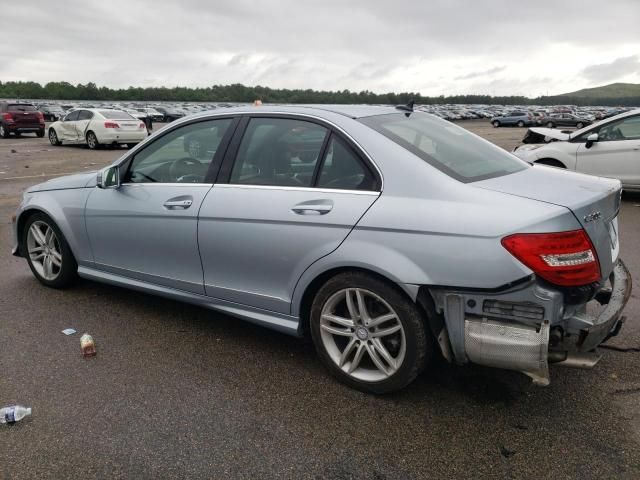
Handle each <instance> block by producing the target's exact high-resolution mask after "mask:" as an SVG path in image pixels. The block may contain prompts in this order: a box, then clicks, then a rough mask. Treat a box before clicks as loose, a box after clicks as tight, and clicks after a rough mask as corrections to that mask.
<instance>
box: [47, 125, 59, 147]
mask: <svg viewBox="0 0 640 480" xmlns="http://www.w3.org/2000/svg"><path fill="white" fill-rule="evenodd" d="M49 143H51V145H53V146H54V147H58V146H60V145H61V144H62V142H61V141H60V140H59V139H58V134H57V133H56V131H55V130H54V129H53V128H50V129H49Z"/></svg>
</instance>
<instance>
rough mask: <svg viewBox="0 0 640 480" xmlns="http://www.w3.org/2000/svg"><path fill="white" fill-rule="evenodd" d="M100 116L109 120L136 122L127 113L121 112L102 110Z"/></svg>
mask: <svg viewBox="0 0 640 480" xmlns="http://www.w3.org/2000/svg"><path fill="white" fill-rule="evenodd" d="M100 115H102V116H103V117H104V118H108V119H109V120H135V118H133V117H132V116H131V115H129V114H128V113H127V112H121V111H120V110H100Z"/></svg>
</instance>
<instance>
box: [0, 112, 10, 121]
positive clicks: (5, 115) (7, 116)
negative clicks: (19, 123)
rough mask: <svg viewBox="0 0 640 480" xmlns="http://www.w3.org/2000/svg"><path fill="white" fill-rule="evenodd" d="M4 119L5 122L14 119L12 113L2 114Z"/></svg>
mask: <svg viewBox="0 0 640 480" xmlns="http://www.w3.org/2000/svg"><path fill="white" fill-rule="evenodd" d="M2 119H3V120H13V117H12V116H11V114H10V113H3V114H2Z"/></svg>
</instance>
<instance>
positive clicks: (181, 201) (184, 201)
mask: <svg viewBox="0 0 640 480" xmlns="http://www.w3.org/2000/svg"><path fill="white" fill-rule="evenodd" d="M191 205H193V199H192V198H187V197H177V198H171V199H169V200H167V201H166V202H164V204H163V206H164V208H166V209H167V210H178V209H182V210H186V209H187V208H189V207H190V206H191Z"/></svg>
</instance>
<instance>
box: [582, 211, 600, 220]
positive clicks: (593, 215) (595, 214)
mask: <svg viewBox="0 0 640 480" xmlns="http://www.w3.org/2000/svg"><path fill="white" fill-rule="evenodd" d="M601 217H602V213H600V212H592V213H590V214H589V215H585V216H584V222H585V223H589V222H593V221H595V220H598V219H599V218H601Z"/></svg>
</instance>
